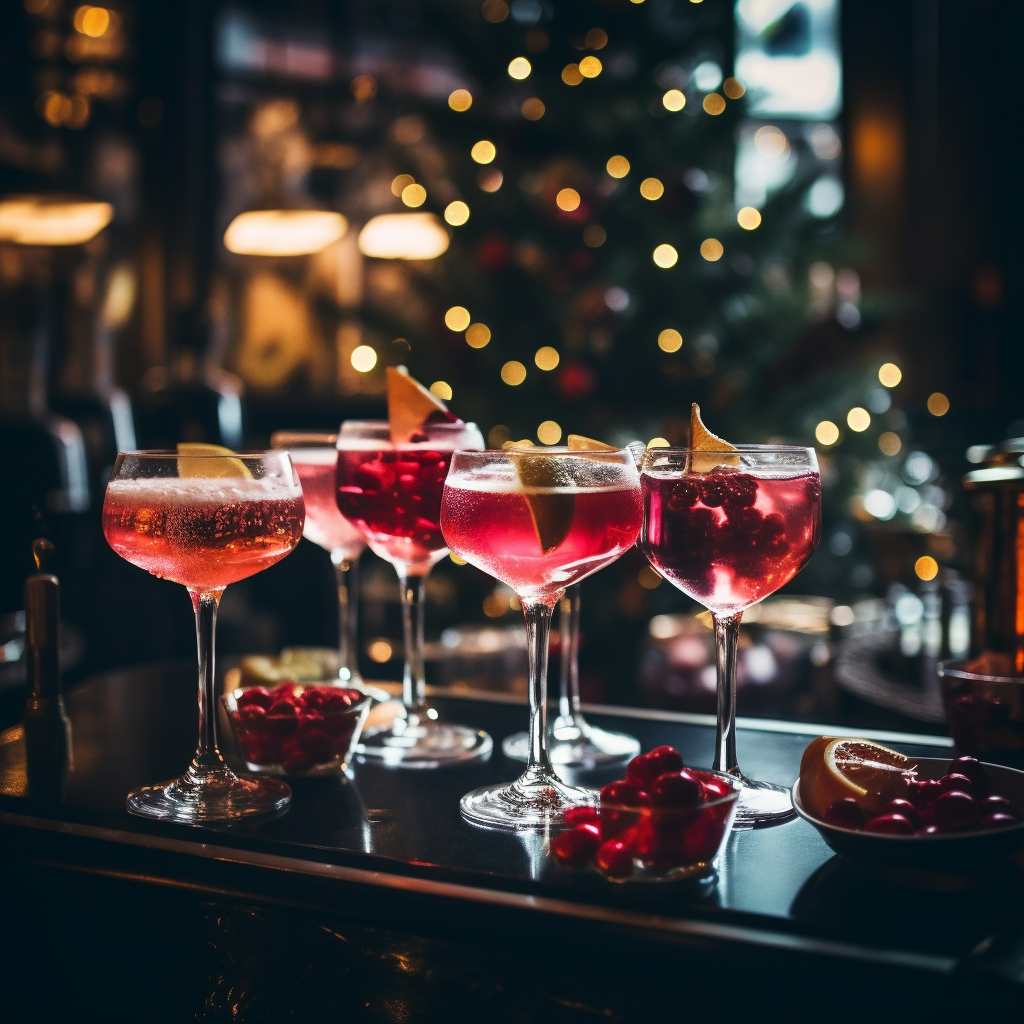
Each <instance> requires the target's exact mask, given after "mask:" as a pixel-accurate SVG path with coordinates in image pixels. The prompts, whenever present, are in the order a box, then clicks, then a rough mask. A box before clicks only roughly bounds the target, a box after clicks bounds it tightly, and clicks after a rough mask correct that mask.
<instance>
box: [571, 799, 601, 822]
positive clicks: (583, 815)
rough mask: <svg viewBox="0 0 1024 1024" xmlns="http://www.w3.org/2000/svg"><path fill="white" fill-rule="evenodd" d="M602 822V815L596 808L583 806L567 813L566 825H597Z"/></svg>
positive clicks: (572, 808)
mask: <svg viewBox="0 0 1024 1024" xmlns="http://www.w3.org/2000/svg"><path fill="white" fill-rule="evenodd" d="M600 820H601V815H600V813H599V812H598V810H597V808H596V807H588V806H587V805H586V804H581V805H580V806H578V807H570V808H569V810H567V811H566V812H565V823H566V825H596V824H597V823H598V822H599V821H600Z"/></svg>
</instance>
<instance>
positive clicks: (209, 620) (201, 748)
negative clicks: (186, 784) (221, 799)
mask: <svg viewBox="0 0 1024 1024" xmlns="http://www.w3.org/2000/svg"><path fill="white" fill-rule="evenodd" d="M223 594H224V590H223V588H221V589H220V590H191V589H190V590H189V596H190V597H191V598H192V608H193V609H194V611H195V613H196V648H197V650H198V654H199V745H198V746H197V747H196V756H195V758H194V759H193V765H194V767H195V768H197V769H200V770H207V771H208V770H210V769H217V768H223V767H224V758H223V757H221V753H220V748H219V747H218V745H217V690H216V684H215V682H214V661H213V650H214V636H215V633H216V630H217V609H218V608H219V607H220V599H221V596H222V595H223Z"/></svg>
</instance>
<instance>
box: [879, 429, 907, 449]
mask: <svg viewBox="0 0 1024 1024" xmlns="http://www.w3.org/2000/svg"><path fill="white" fill-rule="evenodd" d="M902 447H903V442H902V441H901V440H900V436H899V434H894V433H893V432H892V431H891V430H887V431H885V433H884V434H882V435H881V436H880V437H879V438H878V448H879V451H881V453H882V454H883V455H898V454H899V450H900V449H901V448H902Z"/></svg>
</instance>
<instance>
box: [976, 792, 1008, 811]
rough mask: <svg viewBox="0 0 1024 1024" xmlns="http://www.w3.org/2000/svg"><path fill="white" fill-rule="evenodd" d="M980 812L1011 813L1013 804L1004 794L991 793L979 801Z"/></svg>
mask: <svg viewBox="0 0 1024 1024" xmlns="http://www.w3.org/2000/svg"><path fill="white" fill-rule="evenodd" d="M981 813H982V814H1013V805H1012V804H1011V803H1010V801H1009V800H1007V799H1006V797H1005V796H999V795H998V794H993V795H992V796H987V797H985V799H984V800H982V801H981Z"/></svg>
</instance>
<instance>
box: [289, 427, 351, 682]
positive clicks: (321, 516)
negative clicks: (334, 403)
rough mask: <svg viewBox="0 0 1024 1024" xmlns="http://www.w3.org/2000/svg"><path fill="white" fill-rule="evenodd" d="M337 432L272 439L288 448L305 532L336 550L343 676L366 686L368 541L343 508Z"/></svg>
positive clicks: (333, 555) (294, 432)
mask: <svg viewBox="0 0 1024 1024" xmlns="http://www.w3.org/2000/svg"><path fill="white" fill-rule="evenodd" d="M337 443H338V435H337V434H333V433H332V434H328V433H320V432H317V431H300V430H278V431H275V433H274V435H273V436H272V437H271V439H270V444H271V446H272V447H273V448H284V449H287V450H288V453H289V454H290V455H291V457H292V462H293V463H294V465H295V471H296V472H297V473H298V474H299V481H300V482H301V484H302V496H303V498H304V499H305V502H306V525H305V526H304V527H303V530H302V535H303V536H304V537H305V538H306V539H307V540H311V541H312V542H313V543H314V544H316V545H317V546H318V547H321V548H324V549H325V550H327V551H329V552H330V554H331V562H332V564H333V565H334V574H335V580H336V583H337V587H338V679H339V681H340V682H342V683H345V684H347V685H351V684H353V683H354V684H355V685H356V686H361V685H362V682H363V679H362V676H361V675H360V674H359V645H358V640H357V631H356V625H357V622H358V619H359V556H360V555H361V554H362V552H363V548H365V547H366V541H365V540H363V535H362V533H361V532H360V530H359V527H357V526H355V525H353V524H352V523H350V522H349V521H348V520H347V519H346V518H345V517H344V516H343V515H342V514H341V513H340V512H339V511H338V498H337V480H336V477H337V466H338V451H337Z"/></svg>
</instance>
